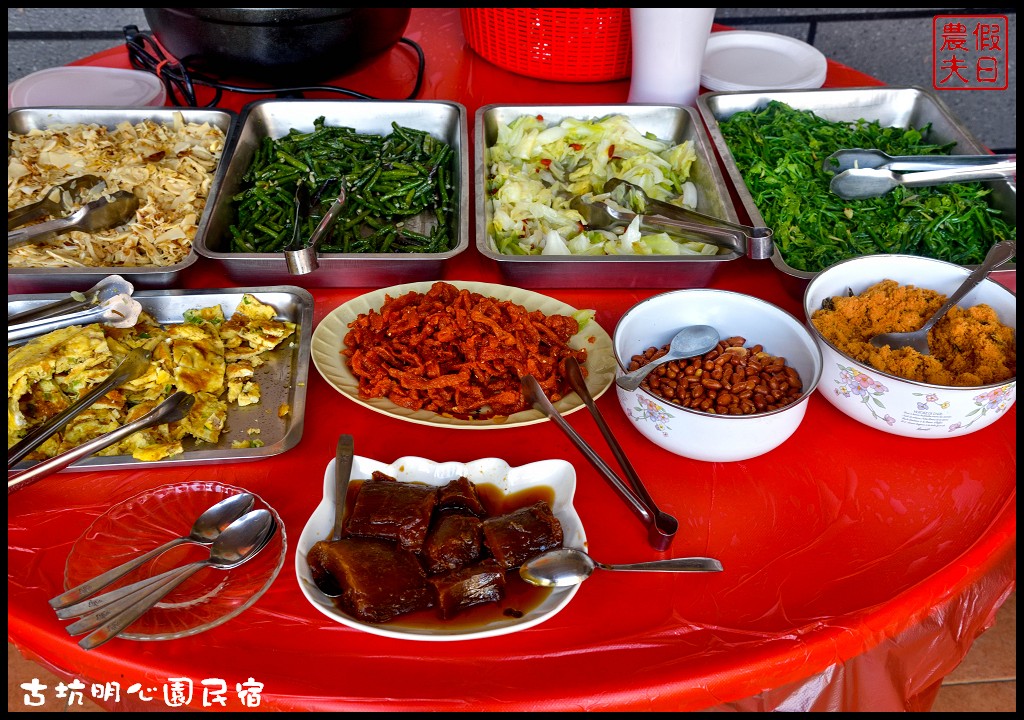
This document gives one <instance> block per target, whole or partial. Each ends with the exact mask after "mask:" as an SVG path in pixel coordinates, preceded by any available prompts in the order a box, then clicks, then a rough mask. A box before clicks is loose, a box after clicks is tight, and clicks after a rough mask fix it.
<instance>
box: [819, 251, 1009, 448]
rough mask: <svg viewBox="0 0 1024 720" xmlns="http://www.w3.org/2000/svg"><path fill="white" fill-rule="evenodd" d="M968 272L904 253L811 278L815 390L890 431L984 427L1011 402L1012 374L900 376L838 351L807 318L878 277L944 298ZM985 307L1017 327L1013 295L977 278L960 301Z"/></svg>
mask: <svg viewBox="0 0 1024 720" xmlns="http://www.w3.org/2000/svg"><path fill="white" fill-rule="evenodd" d="M969 272H970V270H969V269H967V268H963V267H961V266H959V265H954V264H952V263H947V262H943V261H941V260H933V259H929V258H924V257H916V256H911V255H864V256H861V257H857V258H853V259H850V260H845V261H843V262H839V263H836V264H835V265H832V266H831V267H830V268H827V269H826V270H824V271H822V272H821V273H819V274H818V275H817V276H815V277H814V278H813V279H812V281H811V282H810V284H808V286H807V289H806V291H805V293H804V314H805V315H806V318H807V324H808V326H809V327H810V328H811V331H812V332H813V333H814V336H815V340H816V341H817V343H818V346H819V347H820V348H821V353H822V357H823V358H824V360H825V368H824V371H823V372H822V375H821V381H820V383H819V385H818V389H819V390H820V391H821V394H822V395H824V396H825V397H826V398H827V399H828V401H829V402H831V403H832V404H833V405H835V406H836V407H837V408H838V409H839V410H841V411H842V412H844V413H846V414H847V415H849V416H850V417H851V418H853V419H854V420H857V421H859V422H861V423H864V424H865V425H868V426H870V427H875V428H878V429H879V430H881V431H883V432H887V433H892V434H894V435H903V436H905V437H917V438H931V439H938V438H947V437H957V436H960V435H967V434H968V433H972V432H976V431H978V430H980V429H981V428H983V427H987V426H988V425H991V424H992V423H993V422H995V421H996V420H997V419H998V418H1000V417H1002V415H1003V414H1005V412H1006V411H1007V410H1009V409H1010V408H1011V407H1013V404H1014V402H1015V400H1016V397H1017V378H1016V377H1013V378H1010V379H1009V380H1006V381H1004V382H1000V383H995V384H992V385H981V386H975V387H949V386H944V385H931V384H927V383H922V382H915V381H912V380H905V379H902V378H899V377H897V376H895V375H891V374H889V373H885V372H882V371H881V370H876V369H875V368H874V367H872V366H870V365H866V364H864V363H861V362H858V361H856V360H854V359H852V358H851V357H850V356H848V355H846V354H844V353H843V352H841V351H840V350H839V349H838V348H836V347H835V346H834V345H832V344H831V343H830V342H829V341H827V340H825V339H824V338H823V337H822V336H821V334H820V333H819V332H818V331H817V329H816V328H815V327H814V325H813V323H812V322H811V315H812V314H813V313H814V312H815V311H816V310H818V309H819V308H820V307H821V304H822V302H823V301H824V300H825V299H826V298H829V297H835V296H841V295H846V294H847V293H848V292H849V290H852V291H853V293H854V294H858V293H860V292H862V291H864V290H866V289H867V288H868V287H870V286H872V285H874V284H875V283H877V282H880V281H881V280H885V279H889V280H894V281H896V282H898V283H899V284H901V285H914V286H916V287H920V288H927V289H929V290H935V291H937V292H940V293H943V294H944V295H946V296H947V297H948V296H949V295H951V294H952V293H953V292H954V291H955V290H956V289H957V287H959V286H960V284H961V283H962V282H963V280H964V279H965V278H966V277H967V275H968V274H969ZM982 303H984V304H987V305H989V306H990V307H992V309H993V310H995V311H996V313H997V314H998V316H999V320H1000V322H1002V323H1003V324H1005V325H1008V326H1010V327H1012V328H1014V331H1016V328H1017V297H1016V295H1014V293H1012V292H1011V291H1010V290H1008V289H1006V288H1005V287H1004V286H1003V285H1001V284H999V283H997V282H995V281H993V280H991V279H987V280H983V281H982V282H981V284H980V285H978V287H976V288H975V289H974V290H972V291H971V292H970V293H969V294H968V295H967V296H966V297H965V298H964V299H963V300H961V301H960V303H959V304H960V305H961V306H964V307H972V306H974V305H979V304H982Z"/></svg>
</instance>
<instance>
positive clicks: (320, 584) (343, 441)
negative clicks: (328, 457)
mask: <svg viewBox="0 0 1024 720" xmlns="http://www.w3.org/2000/svg"><path fill="white" fill-rule="evenodd" d="M354 458H355V448H354V445H353V440H352V436H351V435H341V436H339V437H338V445H337V448H336V449H335V452H334V529H333V531H332V532H331V536H330V537H329V538H328V539H327V540H326V541H325V542H334V541H336V540H341V536H342V534H343V533H344V530H345V524H344V523H345V503H346V501H347V499H348V485H349V481H350V480H351V479H352V462H353V460H354ZM307 563H308V565H309V572H310V574H311V575H312V576H313V582H314V583H315V584H316V588H317V590H319V591H320V592H322V593H323V594H324V595H326V596H327V597H329V598H336V597H341V594H342V592H343V591H342V588H341V586H340V585H338V581H337V580H335V579H334V576H333V575H331V574H330V573H329V572H327V571H326V570H325V569H324V568H323V567H321V566H320V565H319V564H317V563H309V562H308V561H307Z"/></svg>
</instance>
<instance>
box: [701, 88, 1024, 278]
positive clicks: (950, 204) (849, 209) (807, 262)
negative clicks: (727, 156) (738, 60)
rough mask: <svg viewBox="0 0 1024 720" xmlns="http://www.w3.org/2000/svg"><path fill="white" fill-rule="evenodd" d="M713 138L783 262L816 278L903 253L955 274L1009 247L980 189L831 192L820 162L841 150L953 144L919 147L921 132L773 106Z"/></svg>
mask: <svg viewBox="0 0 1024 720" xmlns="http://www.w3.org/2000/svg"><path fill="white" fill-rule="evenodd" d="M719 125H720V128H721V131H722V136H723V137H724V138H725V141H726V143H727V144H728V146H729V150H730V152H731V153H732V155H733V157H734V158H735V159H736V163H737V165H738V167H739V170H740V172H741V173H742V175H743V179H744V181H745V183H746V185H747V188H748V189H749V190H750V194H751V196H752V197H753V200H754V204H755V205H756V206H757V209H758V211H760V213H761V215H762V216H763V217H764V220H765V224H767V225H768V226H769V227H771V228H772V229H773V230H774V231H775V244H776V247H778V249H779V252H780V254H781V255H782V258H783V259H784V260H785V261H786V263H787V264H788V265H789V266H790V267H792V268H795V269H797V270H802V271H807V272H817V271H819V270H821V269H823V268H825V267H827V266H828V265H831V264H833V263H835V262H838V261H840V260H844V259H846V258H849V257H853V256H857V255H868V254H874V253H903V254H909V255H923V256H926V257H932V258H937V259H940V260H946V261H948V262H953V263H957V264H959V265H975V264H978V263H980V262H981V261H982V260H983V259H984V257H985V253H987V252H988V249H989V247H991V246H992V245H993V244H994V243H997V242H1000V241H1003V240H1009V239H1016V237H1017V228H1016V226H1012V225H1010V224H1009V223H1007V222H1006V220H1005V219H1004V218H1003V217H1002V213H1001V212H1000V211H999V210H997V209H995V208H993V207H992V206H991V205H990V204H989V202H988V198H987V196H988V195H989V194H990V193H991V190H990V189H989V188H987V187H986V186H984V185H982V184H981V183H977V182H972V183H956V184H949V185H938V186H934V187H922V188H905V187H902V186H901V187H897V188H896V189H895V190H893V191H892V192H890V193H888V194H887V195H884V196H882V197H878V198H871V199H868V200H843V199H841V198H840V197H839V196H837V195H835V194H834V193H832V191H831V190H830V189H829V182H830V180H831V179H832V177H833V176H832V175H831V174H830V173H828V172H826V171H825V170H824V169H823V168H822V162H823V161H824V160H825V158H827V157H828V156H829V155H831V154H832V153H833V152H835V151H836V150H840V149H842V148H876V149H878V150H882V151H884V152H887V153H889V154H890V155H929V154H946V153H948V152H949V151H950V149H951V148H952V147H953V146H954V144H955V143H947V144H935V143H930V142H928V139H927V138H928V134H929V132H930V131H931V126H930V125H927V126H924V127H922V128H919V129H916V128H900V127H883V126H882V125H881V124H880V123H878V122H877V121H868V120H864V119H861V120H857V121H854V122H850V123H844V122H831V121H828V120H825V119H823V118H821V117H819V116H817V115H816V114H815V113H813V112H811V111H809V110H797V109H794V108H791V107H790V106H788V105H786V104H785V103H782V102H779V101H777V100H773V101H771V102H769V103H768V105H767V106H765V107H764V108H761V109H758V110H751V111H742V112H738V113H735V114H734V115H732V116H731V117H729V118H727V119H725V120H723V121H722V122H721V123H720V124H719Z"/></svg>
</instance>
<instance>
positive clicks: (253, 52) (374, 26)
mask: <svg viewBox="0 0 1024 720" xmlns="http://www.w3.org/2000/svg"><path fill="white" fill-rule="evenodd" d="M143 10H144V12H145V14H146V20H147V21H148V22H149V27H150V30H152V32H153V36H154V37H155V38H156V39H157V40H158V41H159V42H160V44H161V45H163V47H164V49H165V50H167V52H168V53H170V54H171V55H173V56H174V57H175V58H176V59H178V60H179V61H181V62H182V63H183V64H184V65H185V66H186V67H188V68H190V69H193V70H197V71H202V72H207V73H213V74H217V75H225V74H233V75H239V76H242V77H247V78H254V79H257V80H264V81H271V82H280V81H282V80H283V81H287V82H288V84H290V85H297V84H304V83H310V82H317V81H320V80H324V79H327V78H330V77H333V76H335V75H338V74H339V73H341V72H344V71H346V70H349V69H351V68H352V67H354V66H355V65H357V64H359V63H360V62H362V61H363V60H366V59H368V58H370V57H373V56H374V55H377V54H379V53H381V52H383V51H384V50H387V49H388V48H390V47H391V46H392V45H394V44H395V43H396V42H398V41H399V40H400V39H401V38H402V33H404V32H405V28H406V26H407V25H408V24H409V14H410V12H411V10H410V9H409V8H143Z"/></svg>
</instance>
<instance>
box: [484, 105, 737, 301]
mask: <svg viewBox="0 0 1024 720" xmlns="http://www.w3.org/2000/svg"><path fill="white" fill-rule="evenodd" d="M613 114H621V115H625V116H626V117H627V118H628V119H629V121H630V122H631V123H632V124H633V125H634V126H635V127H636V128H637V129H638V130H639V131H640V132H643V133H648V132H649V133H653V134H654V135H655V136H656V137H658V138H659V139H661V140H665V141H669V142H673V143H681V142H684V141H686V140H690V141H692V142H693V145H694V149H695V150H696V152H697V162H695V163H694V165H693V174H692V178H691V179H692V180H693V183H694V184H695V185H696V186H697V194H698V200H697V208H696V209H697V210H698V211H699V212H702V213H704V214H705V215H712V216H714V217H718V218H721V219H722V220H728V221H730V222H737V214H736V209H735V207H733V204H732V200H731V199H730V197H729V190H728V186H727V185H726V183H725V178H724V176H723V175H722V172H721V170H720V169H719V166H718V162H717V161H716V160H715V155H714V150H713V148H712V145H711V142H710V140H709V139H708V136H707V134H706V133H705V131H704V128H703V126H702V125H701V122H700V117H699V115H698V114H697V112H696V110H693V109H692V108H688V107H679V106H672V105H486V106H483V107H481V108H479V109H478V110H477V112H476V126H475V141H474V142H475V144H476V165H475V171H476V185H475V188H476V222H477V225H476V247H477V249H478V250H479V251H480V254H481V255H483V256H484V257H485V258H489V259H491V260H493V261H495V262H496V263H497V264H498V267H499V268H500V270H501V272H502V274H503V275H504V276H505V278H506V279H508V280H509V281H510V282H511V283H512V284H514V285H518V286H519V287H525V288H534V287H541V288H543V287H673V288H689V287H704V286H706V285H707V283H708V282H709V281H710V280H711V278H712V277H713V276H714V274H715V273H716V272H717V271H718V269H719V268H720V267H721V266H722V263H725V262H729V261H730V260H735V259H737V258H738V257H740V255H739V254H737V253H735V252H730V253H727V254H719V255H702V256H695V255H677V256H640V255H617V256H582V257H581V256H578V255H503V254H501V253H500V252H498V250H497V248H496V246H495V245H494V242H493V241H492V240H491V238H490V236H489V234H488V232H487V227H488V226H489V224H490V218H491V207H490V203H488V202H486V198H487V193H486V190H485V186H486V181H487V174H486V173H487V153H488V149H489V148H490V147H491V146H492V145H493V144H494V143H495V142H496V141H497V137H498V126H499V125H501V124H508V123H510V122H512V121H513V120H514V119H516V118H517V117H519V116H521V115H542V116H543V117H544V119H545V120H547V121H549V122H552V123H558V122H561V121H562V120H564V119H565V118H594V119H596V118H601V117H605V116H606V115H613Z"/></svg>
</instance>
